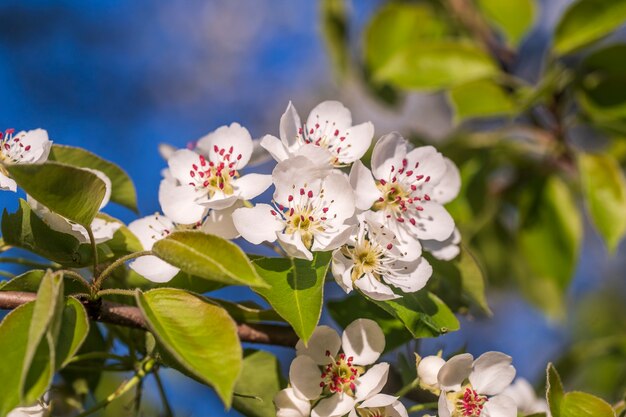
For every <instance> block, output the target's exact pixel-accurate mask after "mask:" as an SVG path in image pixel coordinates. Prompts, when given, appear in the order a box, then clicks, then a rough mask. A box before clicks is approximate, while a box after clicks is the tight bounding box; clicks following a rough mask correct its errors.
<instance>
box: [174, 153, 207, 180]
mask: <svg viewBox="0 0 626 417" xmlns="http://www.w3.org/2000/svg"><path fill="white" fill-rule="evenodd" d="M167 164H168V166H169V167H170V173H171V174H172V176H173V177H174V178H176V179H177V180H178V181H180V183H181V184H184V185H187V184H189V183H194V184H195V182H196V181H195V179H194V177H192V176H191V172H192V170H193V166H194V164H195V165H196V166H198V167H200V166H201V164H200V155H198V154H197V153H196V152H194V151H190V150H189V149H180V150H178V151H176V152H174V154H173V155H172V156H171V157H170V159H168V160H167Z"/></svg>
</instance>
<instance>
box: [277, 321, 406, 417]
mask: <svg viewBox="0 0 626 417" xmlns="http://www.w3.org/2000/svg"><path fill="white" fill-rule="evenodd" d="M384 348H385V336H384V335H383V332H382V330H381V328H380V327H379V326H378V324H376V322H374V321H372V320H369V319H358V320H355V321H354V322H352V323H351V324H350V325H348V326H347V327H346V329H345V330H344V332H343V334H342V336H341V337H340V336H339V334H337V332H336V331H335V330H333V329H331V328H330V327H328V326H318V327H317V328H316V329H315V331H314V332H313V335H312V336H311V338H310V339H309V341H308V344H307V345H305V344H304V343H303V342H302V341H299V342H298V344H297V345H296V358H295V359H294V360H293V362H292V363H291V367H290V369H289V381H290V384H291V388H288V389H287V390H283V391H281V393H279V394H278V396H277V397H276V399H275V403H276V406H277V408H278V412H277V415H279V416H300V415H303V416H304V415H307V416H308V415H309V414H307V412H308V409H309V408H308V407H306V406H305V404H304V402H303V401H299V400H307V401H310V402H311V404H312V406H311V414H310V415H311V416H312V417H341V416H344V415H346V414H348V413H350V412H353V411H354V408H355V406H357V404H358V403H361V406H362V407H366V408H367V407H369V406H368V405H367V403H365V404H366V405H365V406H364V405H363V403H362V402H364V401H366V400H368V399H370V400H372V403H371V404H372V405H371V406H372V407H386V406H389V405H391V404H394V403H395V399H394V401H392V402H389V403H386V402H385V401H382V402H381V403H377V402H376V400H375V399H376V398H377V397H376V395H377V394H379V393H380V391H381V390H382V388H383V387H384V385H385V384H386V382H387V376H388V372H389V364H387V363H379V364H375V362H376V361H377V360H378V358H379V357H380V355H381V353H382V352H383V350H384ZM378 399H380V398H378ZM383 403H384V404H383ZM298 413H300V414H298ZM391 415H392V414H391Z"/></svg>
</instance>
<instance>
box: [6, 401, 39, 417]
mask: <svg viewBox="0 0 626 417" xmlns="http://www.w3.org/2000/svg"><path fill="white" fill-rule="evenodd" d="M47 415H48V406H47V405H46V404H39V403H38V404H35V405H32V406H29V407H17V408H14V409H13V410H11V411H10V412H9V414H7V416H6V417H46V416H47Z"/></svg>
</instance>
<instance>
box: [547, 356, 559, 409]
mask: <svg viewBox="0 0 626 417" xmlns="http://www.w3.org/2000/svg"><path fill="white" fill-rule="evenodd" d="M546 400H547V401H548V406H549V407H550V413H551V414H552V417H561V402H562V401H563V384H562V383H561V377H560V376H559V373H558V372H557V371H556V369H555V368H554V365H552V364H551V363H549V364H548V367H547V368H546Z"/></svg>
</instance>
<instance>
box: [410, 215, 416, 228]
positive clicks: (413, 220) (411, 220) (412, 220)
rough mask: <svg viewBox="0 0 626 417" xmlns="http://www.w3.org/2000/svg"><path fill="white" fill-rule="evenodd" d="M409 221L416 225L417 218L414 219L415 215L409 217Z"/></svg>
mask: <svg viewBox="0 0 626 417" xmlns="http://www.w3.org/2000/svg"><path fill="white" fill-rule="evenodd" d="M409 221H410V222H411V224H412V225H413V226H415V223H416V221H415V219H414V218H413V217H411V218H410V219H409Z"/></svg>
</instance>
